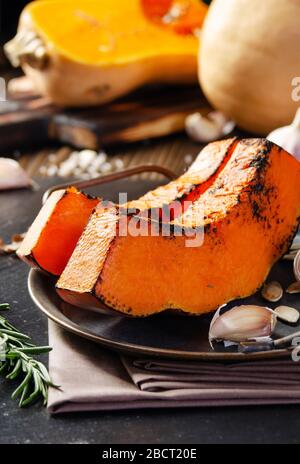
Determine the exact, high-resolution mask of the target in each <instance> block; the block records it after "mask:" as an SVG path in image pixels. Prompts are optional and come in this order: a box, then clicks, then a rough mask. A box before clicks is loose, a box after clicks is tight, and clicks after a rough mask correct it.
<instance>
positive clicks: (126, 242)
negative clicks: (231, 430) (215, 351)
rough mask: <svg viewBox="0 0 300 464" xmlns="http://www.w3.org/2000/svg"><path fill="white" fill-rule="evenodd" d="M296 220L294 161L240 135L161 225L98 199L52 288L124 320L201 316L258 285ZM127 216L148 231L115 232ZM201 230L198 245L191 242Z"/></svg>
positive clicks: (299, 206)
mask: <svg viewBox="0 0 300 464" xmlns="http://www.w3.org/2000/svg"><path fill="white" fill-rule="evenodd" d="M224 143H226V142H224ZM214 145H215V144H213V145H211V146H214ZM299 216H300V163H299V162H298V161H297V160H296V159H295V158H293V157H292V156H291V155H289V154H288V153H287V152H285V151H284V150H282V149H281V148H279V147H278V146H276V145H274V144H272V143H271V142H269V141H267V140H264V139H247V140H240V141H239V142H238V143H237V144H235V146H234V149H233V153H232V154H231V156H230V158H229V159H228V160H227V162H226V164H225V166H224V167H223V169H222V170H221V171H220V172H219V173H218V175H217V176H216V177H215V178H214V181H213V183H212V184H211V185H209V186H208V188H207V189H205V190H204V191H203V192H201V194H200V195H199V196H198V198H196V199H193V201H192V203H191V204H190V205H189V207H188V208H187V209H184V210H183V211H182V213H181V214H179V215H176V216H175V217H174V218H173V219H172V220H170V222H169V223H168V224H166V223H164V222H163V221H161V220H160V219H159V220H157V221H156V222H155V221H154V226H155V227H156V229H155V227H154V233H153V220H150V219H149V218H147V217H144V216H143V217H137V216H131V215H130V214H124V213H123V211H122V209H120V208H118V207H116V206H107V207H103V205H99V206H98V207H97V208H96V210H95V212H94V213H93V215H92V216H91V218H90V220H89V223H88V225H87V227H86V229H85V231H84V233H83V234H82V236H81V238H80V240H79V242H78V244H77V246H76V248H75V250H74V252H73V254H72V256H71V258H70V260H69V262H68V264H67V266H66V268H65V270H64V272H63V273H62V275H61V277H60V279H59V280H58V283H57V291H58V293H59V295H60V296H61V297H62V298H63V299H64V300H66V301H69V302H71V303H72V304H76V305H78V306H83V307H93V308H95V307H96V306H97V305H100V306H101V304H103V303H105V304H106V305H107V306H109V307H111V308H112V309H114V310H117V311H119V312H122V313H125V314H129V315H132V316H147V315H150V314H154V313H158V312H161V311H163V310H165V309H168V308H172V309H180V310H182V311H183V312H185V313H189V314H202V313H206V312H209V311H212V310H215V309H216V308H217V307H218V306H219V305H221V304H223V303H226V302H228V301H230V300H232V299H235V298H241V297H246V296H248V295H250V294H252V293H253V292H255V290H256V289H257V288H258V287H260V286H261V284H262V283H263V281H264V280H265V278H266V276H267V274H268V272H269V270H270V268H271V266H272V265H273V263H274V262H275V261H276V260H278V259H279V258H280V257H281V256H282V255H283V254H284V253H285V252H286V251H287V249H288V247H289V245H290V243H291V240H292V238H293V236H294V234H295V232H296V229H297V227H298V221H299ZM132 220H135V221H140V223H141V224H142V225H143V227H142V229H143V232H145V230H146V232H148V233H142V234H131V233H127V234H124V233H123V231H122V233H120V231H121V223H123V225H124V221H125V223H128V225H132ZM166 226H168V227H169V229H170V234H169V235H168V236H166V235H165V234H164V229H165V227H166ZM200 230H202V232H203V238H204V240H203V243H200V246H190V245H191V243H190V242H191V239H193V238H195V239H196V238H197V234H198V233H199V231H200ZM179 231H183V233H181V234H179V233H178V232H179ZM200 242H201V241H200ZM195 244H196V242H195Z"/></svg>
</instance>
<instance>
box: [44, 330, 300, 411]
mask: <svg viewBox="0 0 300 464" xmlns="http://www.w3.org/2000/svg"><path fill="white" fill-rule="evenodd" d="M49 341H50V344H51V346H53V351H52V352H51V353H50V356H49V370H50V375H51V378H52V380H53V382H54V383H55V384H57V385H60V389H54V388H51V389H50V391H49V401H48V410H49V411H50V412H51V413H62V412H72V411H74V412H75V411H94V410H113V409H114V410H118V409H120V410H121V409H134V408H159V407H163V408H166V407H185V406H193V407H195V406H229V405H253V404H276V403H281V404H282V403H289V404H292V403H300V363H296V362H293V361H291V360H289V359H284V360H269V361H255V362H243V363H232V364H222V363H207V362H190V361H184V360H183V361H177V360H160V359H137V358H132V357H128V356H121V357H120V356H119V355H118V354H116V353H113V352H111V351H108V350H106V349H104V348H103V347H100V346H99V345H97V344H95V343H92V342H89V341H88V340H84V339H81V338H79V337H77V336H75V335H72V334H69V333H67V332H65V331H63V330H62V329H61V328H59V327H58V326H57V325H56V324H54V323H51V322H50V323H49Z"/></svg>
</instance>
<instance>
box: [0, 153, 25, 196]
mask: <svg viewBox="0 0 300 464" xmlns="http://www.w3.org/2000/svg"><path fill="white" fill-rule="evenodd" d="M31 185H32V183H31V180H30V177H29V176H28V174H27V173H26V172H25V171H24V169H23V168H22V167H21V166H20V164H19V163H18V162H17V161H16V160H14V159H10V158H0V190H9V189H16V188H24V187H30V186H31Z"/></svg>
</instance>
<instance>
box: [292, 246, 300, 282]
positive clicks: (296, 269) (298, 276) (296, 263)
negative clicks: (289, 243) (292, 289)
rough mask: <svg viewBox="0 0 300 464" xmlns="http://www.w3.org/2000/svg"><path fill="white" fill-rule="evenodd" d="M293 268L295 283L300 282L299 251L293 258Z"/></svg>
mask: <svg viewBox="0 0 300 464" xmlns="http://www.w3.org/2000/svg"><path fill="white" fill-rule="evenodd" d="M293 267H294V276H295V278H296V280H297V281H300V250H299V251H298V253H297V254H296V256H295V259H294V265H293Z"/></svg>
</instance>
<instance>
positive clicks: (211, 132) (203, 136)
mask: <svg viewBox="0 0 300 464" xmlns="http://www.w3.org/2000/svg"><path fill="white" fill-rule="evenodd" d="M234 126H235V123H234V122H233V121H230V120H229V119H227V118H226V116H224V114H223V113H221V112H220V111H211V112H210V113H209V114H208V115H207V116H202V114H201V113H193V114H190V115H189V116H187V118H186V120H185V130H186V133H187V135H188V136H189V137H190V138H191V139H192V140H195V141H196V142H202V143H208V142H213V141H215V140H218V139H220V138H222V137H224V136H225V135H228V134H230V132H232V131H233V129H234Z"/></svg>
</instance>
